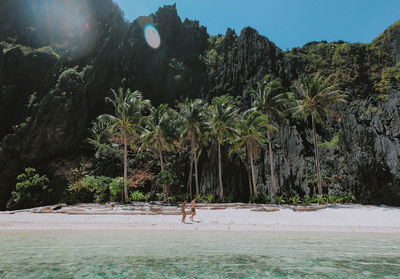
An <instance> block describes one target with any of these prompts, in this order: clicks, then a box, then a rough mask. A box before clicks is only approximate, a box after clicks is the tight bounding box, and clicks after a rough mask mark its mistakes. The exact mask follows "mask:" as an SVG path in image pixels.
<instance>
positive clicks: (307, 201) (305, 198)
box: [302, 195, 312, 205]
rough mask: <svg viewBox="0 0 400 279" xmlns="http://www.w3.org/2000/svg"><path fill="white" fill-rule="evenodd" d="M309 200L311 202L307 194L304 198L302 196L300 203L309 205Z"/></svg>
mask: <svg viewBox="0 0 400 279" xmlns="http://www.w3.org/2000/svg"><path fill="white" fill-rule="evenodd" d="M311 202H312V199H311V197H310V196H309V195H305V196H304V198H303V202H302V204H303V205H309V204H311Z"/></svg>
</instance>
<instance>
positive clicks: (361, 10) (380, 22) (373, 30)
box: [114, 0, 400, 50]
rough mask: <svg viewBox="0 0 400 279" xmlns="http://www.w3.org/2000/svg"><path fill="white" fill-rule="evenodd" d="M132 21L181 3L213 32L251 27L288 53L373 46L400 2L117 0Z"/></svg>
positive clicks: (398, 14) (182, 11)
mask: <svg viewBox="0 0 400 279" xmlns="http://www.w3.org/2000/svg"><path fill="white" fill-rule="evenodd" d="M114 1H115V2H117V3H118V4H119V6H120V7H121V9H122V11H123V12H124V13H125V18H126V19H127V20H129V21H133V20H134V19H136V18H137V17H138V16H142V15H149V14H151V13H154V12H155V11H157V9H158V7H161V6H164V5H170V4H173V3H176V6H177V9H178V15H179V16H180V17H181V19H182V20H184V19H185V18H189V19H195V20H199V21H200V24H201V25H204V26H206V27H207V30H208V33H209V34H212V35H215V34H225V32H226V29H227V28H228V27H231V28H233V29H235V30H236V32H237V33H240V31H241V30H242V28H243V27H246V26H251V27H253V28H255V29H257V30H258V32H259V33H260V34H262V35H264V36H267V37H268V38H269V39H270V40H271V41H273V42H274V43H275V44H276V45H277V46H279V47H280V48H282V49H283V50H286V49H291V48H293V47H296V46H302V45H304V44H305V43H307V42H311V41H321V40H327V41H329V42H330V41H338V40H343V41H348V42H362V43H369V42H371V41H372V40H373V39H374V38H376V37H377V36H378V35H379V34H380V33H382V32H383V31H384V30H385V29H386V28H387V27H389V26H390V25H391V24H393V23H394V22H396V21H397V20H400V0H247V1H245V0H172V1H169V0H114Z"/></svg>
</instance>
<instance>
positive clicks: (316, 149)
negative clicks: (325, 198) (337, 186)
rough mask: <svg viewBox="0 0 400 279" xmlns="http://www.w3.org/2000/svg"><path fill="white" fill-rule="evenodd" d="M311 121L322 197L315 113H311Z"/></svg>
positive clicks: (320, 189) (319, 192) (318, 185)
mask: <svg viewBox="0 0 400 279" xmlns="http://www.w3.org/2000/svg"><path fill="white" fill-rule="evenodd" d="M311 121H312V128H313V136H314V148H315V166H316V168H317V177H318V184H317V187H318V194H319V195H322V182H321V168H320V165H319V153H318V141H317V131H316V129H315V120H314V114H313V113H311Z"/></svg>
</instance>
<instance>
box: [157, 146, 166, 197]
mask: <svg viewBox="0 0 400 279" xmlns="http://www.w3.org/2000/svg"><path fill="white" fill-rule="evenodd" d="M158 154H159V155H160V165H161V172H163V171H164V162H163V156H162V150H161V145H160V144H158ZM162 187H163V193H164V201H167V200H168V190H167V185H165V184H163V186H162Z"/></svg>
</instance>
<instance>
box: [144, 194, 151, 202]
mask: <svg viewBox="0 0 400 279" xmlns="http://www.w3.org/2000/svg"><path fill="white" fill-rule="evenodd" d="M150 195H151V193H150V192H148V193H146V194H144V200H145V201H149V199H150Z"/></svg>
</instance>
